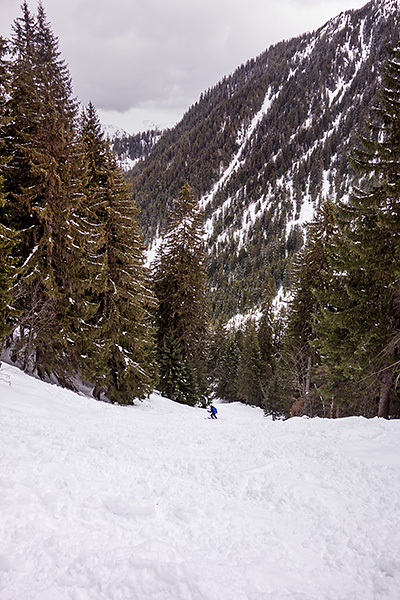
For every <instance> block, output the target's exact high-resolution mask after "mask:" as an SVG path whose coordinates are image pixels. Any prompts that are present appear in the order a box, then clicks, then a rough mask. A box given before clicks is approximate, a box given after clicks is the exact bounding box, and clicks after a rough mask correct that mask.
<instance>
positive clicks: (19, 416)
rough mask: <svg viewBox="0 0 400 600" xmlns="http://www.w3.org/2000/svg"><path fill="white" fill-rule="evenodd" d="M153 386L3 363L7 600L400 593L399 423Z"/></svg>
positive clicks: (1, 467)
mask: <svg viewBox="0 0 400 600" xmlns="http://www.w3.org/2000/svg"><path fill="white" fill-rule="evenodd" d="M218 408H219V419H218V420H217V421H211V420H209V419H205V418H204V417H205V416H206V413H205V411H204V410H202V409H193V408H189V407H186V406H181V405H178V404H174V403H172V402H170V401H168V400H165V399H163V398H161V397H159V396H157V395H152V396H151V398H150V400H148V401H145V402H143V403H142V404H141V405H139V406H130V407H119V406H112V405H108V404H104V403H100V402H96V401H95V400H92V399H88V398H86V397H83V396H78V395H76V394H73V393H72V392H69V391H66V390H62V389H60V388H57V387H55V386H51V385H48V384H44V383H42V382H39V381H37V380H35V379H32V378H29V377H27V376H26V375H24V374H23V373H21V372H20V371H18V370H17V369H15V368H13V367H11V366H9V365H3V366H2V368H1V370H0V599H1V600H398V599H399V598H400V559H399V557H400V523H399V515H400V494H399V492H400V452H399V451H400V435H399V434H400V421H384V420H381V419H373V420H366V419H362V418H348V419H339V420H332V421H331V420H324V419H306V418H302V419H300V418H293V419H290V420H288V421H272V420H271V419H269V418H265V417H264V416H263V413H262V411H260V410H259V409H255V408H251V407H248V406H243V405H239V404H230V405H226V404H220V405H218Z"/></svg>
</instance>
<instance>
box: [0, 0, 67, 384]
mask: <svg viewBox="0 0 400 600" xmlns="http://www.w3.org/2000/svg"><path fill="white" fill-rule="evenodd" d="M13 31H14V33H13V37H12V40H11V43H10V49H11V52H12V61H11V66H10V70H11V89H10V99H9V102H8V104H7V111H8V117H9V120H8V123H7V124H6V127H5V135H6V139H7V142H8V144H9V151H10V154H11V156H12V160H11V161H10V163H9V166H8V169H7V170H6V173H5V176H6V186H5V188H6V192H7V202H6V207H5V214H6V218H7V220H8V223H6V224H8V225H10V226H12V227H14V228H15V229H16V230H17V231H18V238H19V240H20V244H19V247H18V248H17V252H18V256H19V271H20V277H19V280H18V283H17V285H16V286H15V288H14V289H15V297H14V304H15V308H17V309H18V308H19V309H20V317H19V318H18V320H17V322H16V325H18V331H19V340H18V343H16V344H15V347H14V358H15V359H16V360H18V362H19V363H20V364H21V365H22V366H23V368H24V369H25V370H27V371H29V372H33V371H37V372H38V373H39V375H41V376H45V374H46V373H47V374H50V373H52V374H54V375H55V376H56V377H57V378H58V379H59V381H61V382H65V377H66V375H67V374H68V371H69V368H68V365H69V360H68V346H69V343H70V342H69V332H68V323H69V316H70V310H71V303H70V298H69V292H70V290H71V289H72V288H73V283H72V282H71V276H73V271H71V269H70V267H71V265H72V262H71V260H70V249H71V238H73V236H71V229H72V228H73V225H72V222H71V218H70V217H71V210H72V207H73V206H74V204H75V202H76V201H77V200H76V196H77V190H76V187H75V185H76V183H75V181H76V179H75V168H76V160H75V154H76V153H75V148H74V137H75V129H74V126H75V117H76V111H77V105H76V102H75V100H74V99H73V97H72V92H71V89H72V87H71V80H70V76H69V73H68V70H67V67H66V65H65V63H64V61H62V60H61V59H60V53H59V50H58V40H57V38H56V37H55V36H54V34H53V32H52V30H51V27H50V24H49V23H48V22H47V19H46V15H45V12H44V9H43V6H42V4H41V3H39V5H38V13H37V17H36V19H35V18H34V17H33V16H32V15H31V13H30V12H29V9H28V6H27V3H26V2H24V3H23V4H22V17H20V18H18V19H17V20H16V21H15V23H14V28H13Z"/></svg>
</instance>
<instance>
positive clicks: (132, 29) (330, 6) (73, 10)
mask: <svg viewBox="0 0 400 600" xmlns="http://www.w3.org/2000/svg"><path fill="white" fill-rule="evenodd" d="M20 3H21V0H0V23H1V26H0V27H2V28H3V27H4V30H0V33H1V34H3V35H7V34H8V31H7V30H6V27H5V25H4V24H5V23H7V24H9V23H10V22H11V21H12V20H13V19H14V18H15V17H17V16H19V15H20ZM43 3H44V8H45V10H46V13H47V16H48V19H49V20H50V22H51V23H52V28H53V31H54V33H55V34H56V35H57V36H58V38H59V40H60V50H61V52H62V56H63V57H64V58H65V60H66V61H67V63H68V64H69V67H70V71H71V75H72V79H73V82H74V90H75V93H76V95H77V97H78V99H79V100H80V101H81V102H82V103H83V104H86V103H87V102H88V101H89V100H91V101H92V102H93V103H94V104H95V106H96V107H97V108H98V109H99V110H101V111H103V112H107V111H114V112H117V113H118V112H120V113H124V112H126V111H129V110H131V111H132V110H135V109H136V110H137V111H139V112H141V114H143V111H145V109H146V107H148V109H149V113H150V112H151V111H153V112H154V111H155V112H157V113H158V114H159V115H160V114H161V113H162V112H163V111H164V112H165V113H166V114H168V115H173V114H176V115H178V114H182V113H183V112H184V111H185V110H186V109H187V108H188V107H189V105H190V104H192V103H193V102H194V101H195V100H196V99H197V98H198V96H199V95H200V93H201V92H202V91H204V90H205V89H207V88H208V87H210V86H212V85H214V84H215V83H217V81H218V80H219V79H221V77H223V76H224V75H226V74H229V73H230V72H232V71H233V70H234V69H235V68H236V67H237V66H239V65H240V64H241V63H242V62H245V61H246V60H247V59H249V58H251V57H254V56H256V55H258V54H259V53H260V52H262V51H263V50H264V49H266V48H267V47H268V46H269V45H270V44H272V43H275V42H277V41H279V40H281V39H287V38H289V37H292V36H294V35H297V34H300V33H302V32H304V31H308V30H310V29H315V28H316V27H319V26H320V25H323V24H324V23H325V22H326V20H328V19H329V18H330V17H332V16H334V15H335V14H338V13H339V12H341V11H342V10H346V9H348V8H355V7H359V6H361V5H362V4H363V3H364V2H363V0H280V1H279V2H276V0H247V2H243V1H242V0H240V1H239V0H68V2H63V1H61V0H44V2H43ZM29 6H30V8H31V10H32V12H36V2H34V1H32V0H30V1H29ZM7 29H8V27H7ZM151 118H152V117H151V115H150V119H151Z"/></svg>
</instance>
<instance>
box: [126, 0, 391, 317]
mask: <svg viewBox="0 0 400 600" xmlns="http://www.w3.org/2000/svg"><path fill="white" fill-rule="evenodd" d="M398 24H399V15H398V4H397V1H396V0H372V1H371V2H369V3H368V4H366V5H365V6H364V7H363V8H361V9H359V10H351V11H347V12H345V13H341V14H340V15H338V16H337V17H336V18H334V19H332V20H330V21H329V22H328V23H327V24H325V25H324V26H323V27H321V28H320V29H318V30H317V31H315V32H312V33H305V34H304V35H301V36H299V37H297V38H294V39H291V40H289V41H282V42H280V43H278V44H276V45H274V46H271V47H270V48H269V49H267V50H266V51H265V52H264V53H263V54H261V55H260V56H259V57H257V58H255V59H252V60H249V61H248V62H247V63H246V64H244V65H242V66H240V67H239V68H238V69H237V70H236V71H235V72H234V73H233V74H232V75H230V76H227V77H225V78H224V79H223V80H222V81H220V82H219V83H218V84H217V85H216V86H215V87H213V88H212V89H210V90H208V91H206V92H205V93H203V94H202V95H201V97H200V99H199V101H198V102H197V103H196V104H195V105H193V106H192V107H191V108H190V109H189V110H188V111H187V113H186V114H185V115H184V117H183V119H182V120H181V122H180V123H178V124H177V125H176V127H174V128H173V129H171V130H167V131H166V132H164V134H163V135H162V136H161V137H160V139H159V140H158V142H157V143H156V144H155V145H154V146H153V147H152V148H151V151H150V154H149V155H148V156H147V157H146V158H145V159H143V160H140V161H138V163H137V164H136V165H135V166H134V168H133V169H132V170H131V171H130V174H129V175H130V179H131V182H132V185H133V195H134V198H135V200H136V202H137V204H138V206H139V208H140V211H141V219H142V227H143V231H144V236H145V240H146V242H147V244H149V245H150V244H151V243H152V241H153V240H154V239H155V238H156V237H157V236H158V235H160V233H161V232H162V230H163V229H164V227H165V225H166V214H167V208H168V204H169V202H170V201H171V199H172V198H174V197H175V196H176V195H177V193H178V191H179V189H180V188H181V187H182V186H183V185H184V184H185V182H188V183H189V184H190V185H191V186H192V188H193V190H194V192H195V194H196V197H197V199H198V201H199V203H200V205H201V207H202V208H203V209H204V211H205V220H206V232H207V251H208V252H207V253H208V277H209V288H210V290H211V294H212V308H213V314H214V317H216V316H221V315H223V316H224V317H230V316H232V315H234V314H235V313H237V312H245V311H246V310H248V309H250V308H252V307H253V306H255V305H257V304H258V303H259V302H260V300H261V299H262V297H263V294H264V292H265V289H266V286H270V287H271V288H272V290H273V291H274V292H275V291H276V290H278V289H279V288H280V287H281V286H282V285H283V286H284V287H285V286H287V284H288V271H289V268H288V267H289V265H290V261H291V258H292V256H293V254H294V253H295V252H296V251H297V250H298V249H299V248H300V246H301V245H302V241H303V233H302V227H301V224H302V223H303V222H304V220H306V218H307V217H309V216H310V215H311V214H312V213H313V212H314V210H315V208H316V207H317V206H318V204H319V202H320V201H321V200H322V199H323V198H326V197H328V196H329V197H330V198H332V199H333V200H336V199H340V198H343V197H344V196H345V195H346V194H348V192H349V189H350V187H351V186H352V184H353V183H354V182H355V174H354V172H353V171H352V169H351V166H350V164H349V160H348V153H349V152H350V150H351V149H352V148H354V147H355V145H356V144H357V134H358V133H359V131H360V127H361V125H362V124H363V123H364V122H365V121H366V118H367V115H368V112H369V111H370V109H371V107H372V106H373V105H374V103H375V102H376V91H377V87H378V85H379V78H380V71H381V66H382V63H383V61H384V59H385V57H386V46H387V44H388V43H389V44H390V43H392V42H393V41H394V40H395V39H396V38H397V35H398ZM139 142H140V144H141V141H140V140H139ZM126 143H127V142H125V144H126ZM125 147H126V146H125ZM134 157H136V158H137V154H135V155H134ZM134 157H133V156H132V158H134Z"/></svg>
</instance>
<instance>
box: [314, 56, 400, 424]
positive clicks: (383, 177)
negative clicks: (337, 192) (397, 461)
mask: <svg viewBox="0 0 400 600" xmlns="http://www.w3.org/2000/svg"><path fill="white" fill-rule="evenodd" d="M361 141H362V146H361V147H360V148H359V149H356V150H355V151H354V153H353V158H352V162H353V164H354V166H355V168H357V169H358V171H359V173H360V174H361V175H363V176H364V179H363V180H362V181H363V184H362V187H361V188H360V189H355V190H354V192H353V193H352V195H351V197H350V199H349V202H348V203H347V204H343V206H342V210H341V236H340V237H338V238H337V240H336V247H335V253H334V254H333V255H332V259H331V264H332V277H331V283H330V288H331V290H332V292H333V294H334V295H335V296H334V301H335V304H334V310H324V311H323V313H322V315H321V317H322V319H321V326H320V331H319V337H320V347H321V352H322V353H323V354H324V355H325V356H327V357H328V358H329V359H330V360H331V361H333V360H336V362H337V363H339V365H340V367H341V369H342V371H343V372H344V373H346V374H347V376H348V377H349V378H350V380H351V381H353V382H354V385H358V387H359V389H360V390H362V389H364V390H368V391H369V394H370V395H372V397H374V396H375V402H376V408H375V411H376V412H375V414H378V416H381V417H388V415H389V401H390V398H391V397H394V395H395V387H396V386H395V384H396V374H397V373H398V371H399V359H398V352H399V342H400V270H399V264H400V262H399V259H400V200H399V199H400V172H399V164H400V47H399V46H397V47H396V48H394V49H392V50H390V51H389V57H388V60H387V61H386V63H385V66H384V69H383V76H382V88H381V91H380V106H379V107H378V108H377V109H375V110H374V111H372V113H371V120H370V123H369V135H366V136H363V137H362V138H361ZM338 351H339V352H340V356H338Z"/></svg>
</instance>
